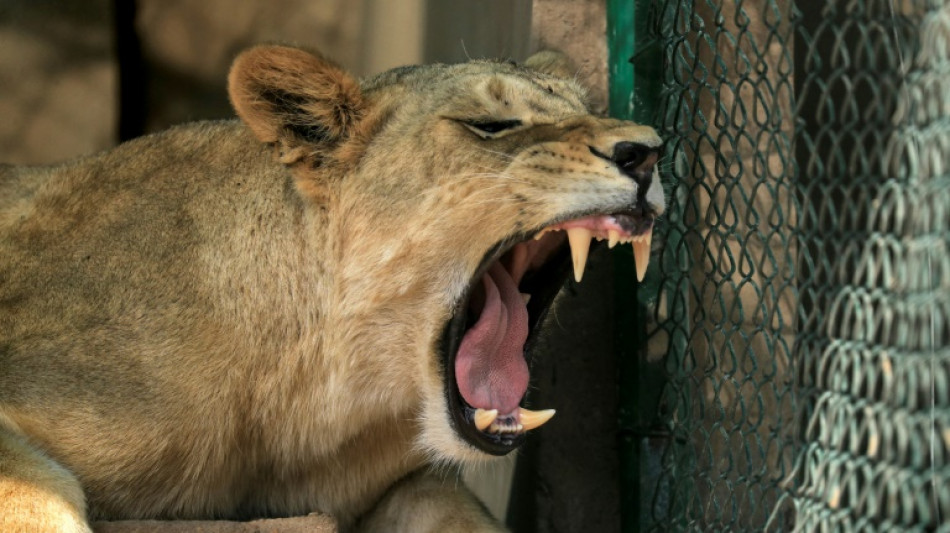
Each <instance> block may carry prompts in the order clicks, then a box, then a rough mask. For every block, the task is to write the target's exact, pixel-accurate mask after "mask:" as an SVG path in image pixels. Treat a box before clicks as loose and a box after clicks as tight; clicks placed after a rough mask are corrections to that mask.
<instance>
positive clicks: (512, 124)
mask: <svg viewBox="0 0 950 533" xmlns="http://www.w3.org/2000/svg"><path fill="white" fill-rule="evenodd" d="M462 123H463V124H465V125H466V126H468V128H469V129H471V130H472V131H474V132H475V133H481V134H487V135H494V134H496V133H498V132H501V131H505V130H510V129H512V128H517V127H518V126H520V125H521V121H520V120H517V119H514V120H466V121H463V122H462Z"/></svg>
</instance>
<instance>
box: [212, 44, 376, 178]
mask: <svg viewBox="0 0 950 533" xmlns="http://www.w3.org/2000/svg"><path fill="white" fill-rule="evenodd" d="M228 94H229V96H230V97H231V103H232V105H234V109H235V111H237V114H238V116H239V117H241V120H243V121H244V123H245V124H247V125H248V127H250V128H251V131H252V132H254V135H255V136H256V137H257V138H258V139H260V140H261V141H263V142H266V143H277V144H279V145H280V148H281V153H282V156H281V160H282V161H283V162H284V163H286V164H291V163H293V162H295V161H296V160H298V159H300V158H301V157H304V156H305V154H307V153H310V154H317V153H327V152H328V151H331V150H332V149H333V148H334V147H335V146H337V145H339V144H340V143H341V142H342V141H344V140H345V139H346V138H347V137H348V136H349V135H350V134H351V133H352V130H353V129H354V127H355V125H356V123H357V122H358V121H359V119H360V116H361V115H362V107H363V99H362V95H361V94H360V88H359V84H358V82H357V81H356V80H355V79H354V78H353V77H351V76H350V75H349V74H347V73H346V72H344V71H343V70H342V69H341V68H340V67H338V66H336V65H335V64H333V63H332V62H330V61H329V60H327V59H324V58H322V57H318V56H316V55H313V54H311V53H309V52H306V51H304V50H300V49H298V48H290V47H286V46H272V45H268V46H258V47H255V48H251V49H250V50H247V51H245V52H243V53H242V54H241V55H239V56H238V57H237V59H235V60H234V65H233V66H232V67H231V73H230V74H229V75H228Z"/></svg>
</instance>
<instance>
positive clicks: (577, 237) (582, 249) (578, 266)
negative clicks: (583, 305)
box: [567, 228, 591, 283]
mask: <svg viewBox="0 0 950 533" xmlns="http://www.w3.org/2000/svg"><path fill="white" fill-rule="evenodd" d="M590 236H591V231H590V230H589V229H587V228H570V229H568V230H567V241H568V243H569V244H570V245H571V257H572V258H573V259H574V281H577V282H578V283H580V281H581V279H582V278H583V277H584V267H585V266H587V253H588V252H589V251H590Z"/></svg>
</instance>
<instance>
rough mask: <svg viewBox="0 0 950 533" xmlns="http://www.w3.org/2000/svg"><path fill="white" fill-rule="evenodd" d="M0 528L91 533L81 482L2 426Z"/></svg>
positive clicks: (37, 531)
mask: <svg viewBox="0 0 950 533" xmlns="http://www.w3.org/2000/svg"><path fill="white" fill-rule="evenodd" d="M0 531H16V532H23V533H34V532H35V533H40V532H43V533H90V532H91V530H90V529H89V525H88V524H87V523H86V517H85V497H84V496H83V493H82V488H81V487H80V485H79V481H78V480H77V479H76V478H75V477H74V476H73V475H72V474H71V473H70V472H69V471H67V470H66V469H65V468H63V467H62V466H60V465H58V464H57V463H56V462H54V461H53V460H52V459H50V458H49V457H47V456H45V455H43V454H42V453H41V452H40V451H38V450H37V449H35V448H34V447H32V446H30V445H29V444H28V443H27V442H25V441H24V440H23V439H22V438H20V437H19V436H17V435H15V434H13V433H11V432H9V431H7V430H5V429H3V428H2V427H0Z"/></svg>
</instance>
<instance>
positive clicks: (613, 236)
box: [607, 229, 620, 248]
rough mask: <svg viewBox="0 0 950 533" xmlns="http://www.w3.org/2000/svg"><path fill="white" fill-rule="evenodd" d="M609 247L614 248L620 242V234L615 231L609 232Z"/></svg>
mask: <svg viewBox="0 0 950 533" xmlns="http://www.w3.org/2000/svg"><path fill="white" fill-rule="evenodd" d="M607 237H608V240H607V246H608V247H610V248H613V247H614V246H617V243H618V242H619V241H620V232H619V231H617V230H615V229H609V230H607Z"/></svg>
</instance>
